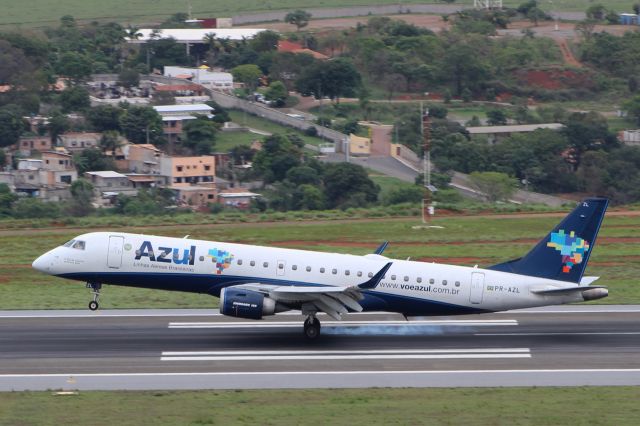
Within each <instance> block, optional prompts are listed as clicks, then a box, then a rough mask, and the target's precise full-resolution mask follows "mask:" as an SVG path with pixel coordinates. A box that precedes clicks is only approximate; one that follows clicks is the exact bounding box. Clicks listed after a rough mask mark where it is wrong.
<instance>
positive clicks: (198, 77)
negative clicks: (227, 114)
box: [164, 66, 233, 91]
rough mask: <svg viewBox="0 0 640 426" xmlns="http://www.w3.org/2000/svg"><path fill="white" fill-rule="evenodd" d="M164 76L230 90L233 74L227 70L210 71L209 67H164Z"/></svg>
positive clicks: (211, 87)
mask: <svg viewBox="0 0 640 426" xmlns="http://www.w3.org/2000/svg"><path fill="white" fill-rule="evenodd" d="M164 75H165V77H174V78H183V79H187V80H190V81H192V82H194V83H196V84H200V85H203V86H205V87H208V88H210V89H217V90H223V91H230V90H232V89H233V76H232V75H231V73H228V72H217V71H211V69H210V68H209V67H206V66H205V67H200V68H188V67H172V66H167V67H164Z"/></svg>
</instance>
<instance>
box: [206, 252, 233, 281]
mask: <svg viewBox="0 0 640 426" xmlns="http://www.w3.org/2000/svg"><path fill="white" fill-rule="evenodd" d="M207 256H209V257H211V258H212V259H213V261H214V262H215V263H216V274H218V275H220V274H222V271H224V270H225V269H227V268H228V267H229V266H231V261H232V260H233V255H232V254H231V253H229V252H228V251H223V250H218V249H210V250H209V253H208V255H207Z"/></svg>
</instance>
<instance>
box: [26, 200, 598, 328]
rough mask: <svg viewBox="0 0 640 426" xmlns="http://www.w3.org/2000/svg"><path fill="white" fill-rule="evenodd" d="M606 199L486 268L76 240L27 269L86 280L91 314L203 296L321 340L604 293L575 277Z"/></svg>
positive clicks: (123, 238)
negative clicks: (110, 291) (338, 323)
mask: <svg viewBox="0 0 640 426" xmlns="http://www.w3.org/2000/svg"><path fill="white" fill-rule="evenodd" d="M607 205H608V200H607V199H605V198H590V199H585V200H584V201H582V202H580V203H579V204H578V205H577V207H576V208H575V209H574V210H573V211H572V212H571V213H569V214H568V215H567V216H566V217H565V218H564V219H563V220H562V221H561V222H560V223H559V224H558V225H557V226H556V227H555V228H553V230H552V231H551V232H549V234H547V236H545V237H544V238H543V239H542V240H540V242H538V243H537V244H536V245H535V246H534V247H533V248H532V249H531V250H530V251H529V252H528V253H527V254H526V255H524V256H523V257H521V258H519V259H516V260H511V261H508V262H505V263H501V264H497V265H494V266H490V267H488V268H484V269H483V268H478V267H477V265H476V266H473V267H465V266H457V265H446V264H437V263H429V262H418V261H410V260H395V259H390V258H388V257H385V256H383V252H384V250H385V248H386V246H387V243H386V242H385V243H383V244H382V245H380V247H378V249H377V250H376V251H375V252H374V253H371V254H367V255H364V256H356V255H349V254H337V253H325V252H314V251H306V250H292V249H286V248H274V247H261V246H254V245H245V244H232V243H224V242H214V241H202V240H194V239H189V238H188V236H186V237H185V238H182V239H181V238H169V237H161V236H149V235H139V234H130V233H124V232H91V233H87V234H83V235H79V236H77V237H75V238H73V239H72V240H70V241H69V242H67V243H65V244H63V245H62V246H60V247H56V248H54V249H53V250H50V251H48V252H46V253H45V254H43V255H42V256H40V257H38V258H37V259H36V260H35V261H34V262H33V268H35V269H36V270H38V271H41V272H44V273H46V274H49V275H54V276H57V277H62V278H67V279H71V280H78V281H84V282H86V286H87V288H90V289H91V290H92V292H93V300H92V301H91V302H90V303H89V308H90V309H91V310H96V309H98V307H99V305H98V301H99V296H100V290H101V287H102V285H103V284H110V285H121V286H130V287H142V288H150V289H160V290H174V291H185V292H194V293H205V294H209V295H213V296H216V297H219V298H220V305H219V306H220V313H222V314H224V315H228V316H232V317H237V318H246V319H254V320H259V319H262V318H263V317H265V316H269V315H274V314H277V313H279V312H284V311H290V310H299V311H301V312H302V314H303V316H305V317H306V319H305V321H304V326H303V329H304V335H305V336H306V337H307V338H309V339H315V338H317V337H318V336H319V335H320V327H321V325H320V321H319V320H318V318H317V314H318V313H322V312H324V313H325V314H327V315H328V316H329V317H331V318H334V319H336V320H340V319H341V317H342V315H344V314H346V313H348V312H362V311H387V312H395V313H400V314H403V315H404V316H405V318H407V317H410V316H429V315H461V314H477V313H488V312H496V311H505V310H511V309H518V308H529V307H536V306H545V305H557V304H564V303H572V302H582V301H587V300H595V299H600V298H603V297H606V296H607V295H608V290H607V289H606V288H604V287H602V286H593V285H591V284H592V283H593V282H594V281H596V280H597V279H598V278H599V277H583V274H584V270H585V268H586V266H587V262H588V260H589V256H590V255H591V253H592V252H593V249H594V245H595V242H596V237H597V234H598V231H599V229H600V225H601V223H602V220H603V218H604V215H605V211H606V209H607Z"/></svg>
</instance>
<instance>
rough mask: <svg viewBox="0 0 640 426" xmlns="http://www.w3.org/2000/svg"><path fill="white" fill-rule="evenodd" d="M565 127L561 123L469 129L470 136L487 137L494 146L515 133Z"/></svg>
mask: <svg viewBox="0 0 640 426" xmlns="http://www.w3.org/2000/svg"><path fill="white" fill-rule="evenodd" d="M563 127H564V125H563V124H561V123H540V124H517V125H509V126H480V127H467V132H469V134H470V135H472V136H474V135H479V136H486V138H487V142H489V143H490V144H494V143H497V142H499V141H500V140H501V139H505V138H508V137H509V136H511V135H512V134H513V133H529V132H535V131H536V130H538V129H550V130H560V129H562V128H563Z"/></svg>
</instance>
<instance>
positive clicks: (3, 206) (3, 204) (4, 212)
mask: <svg viewBox="0 0 640 426" xmlns="http://www.w3.org/2000/svg"><path fill="white" fill-rule="evenodd" d="M3 152H4V151H3ZM17 199H18V196H17V195H16V194H14V193H13V192H11V189H10V188H9V185H7V184H6V183H0V216H10V215H11V208H12V207H13V203H14V202H15V201H16V200H17Z"/></svg>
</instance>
